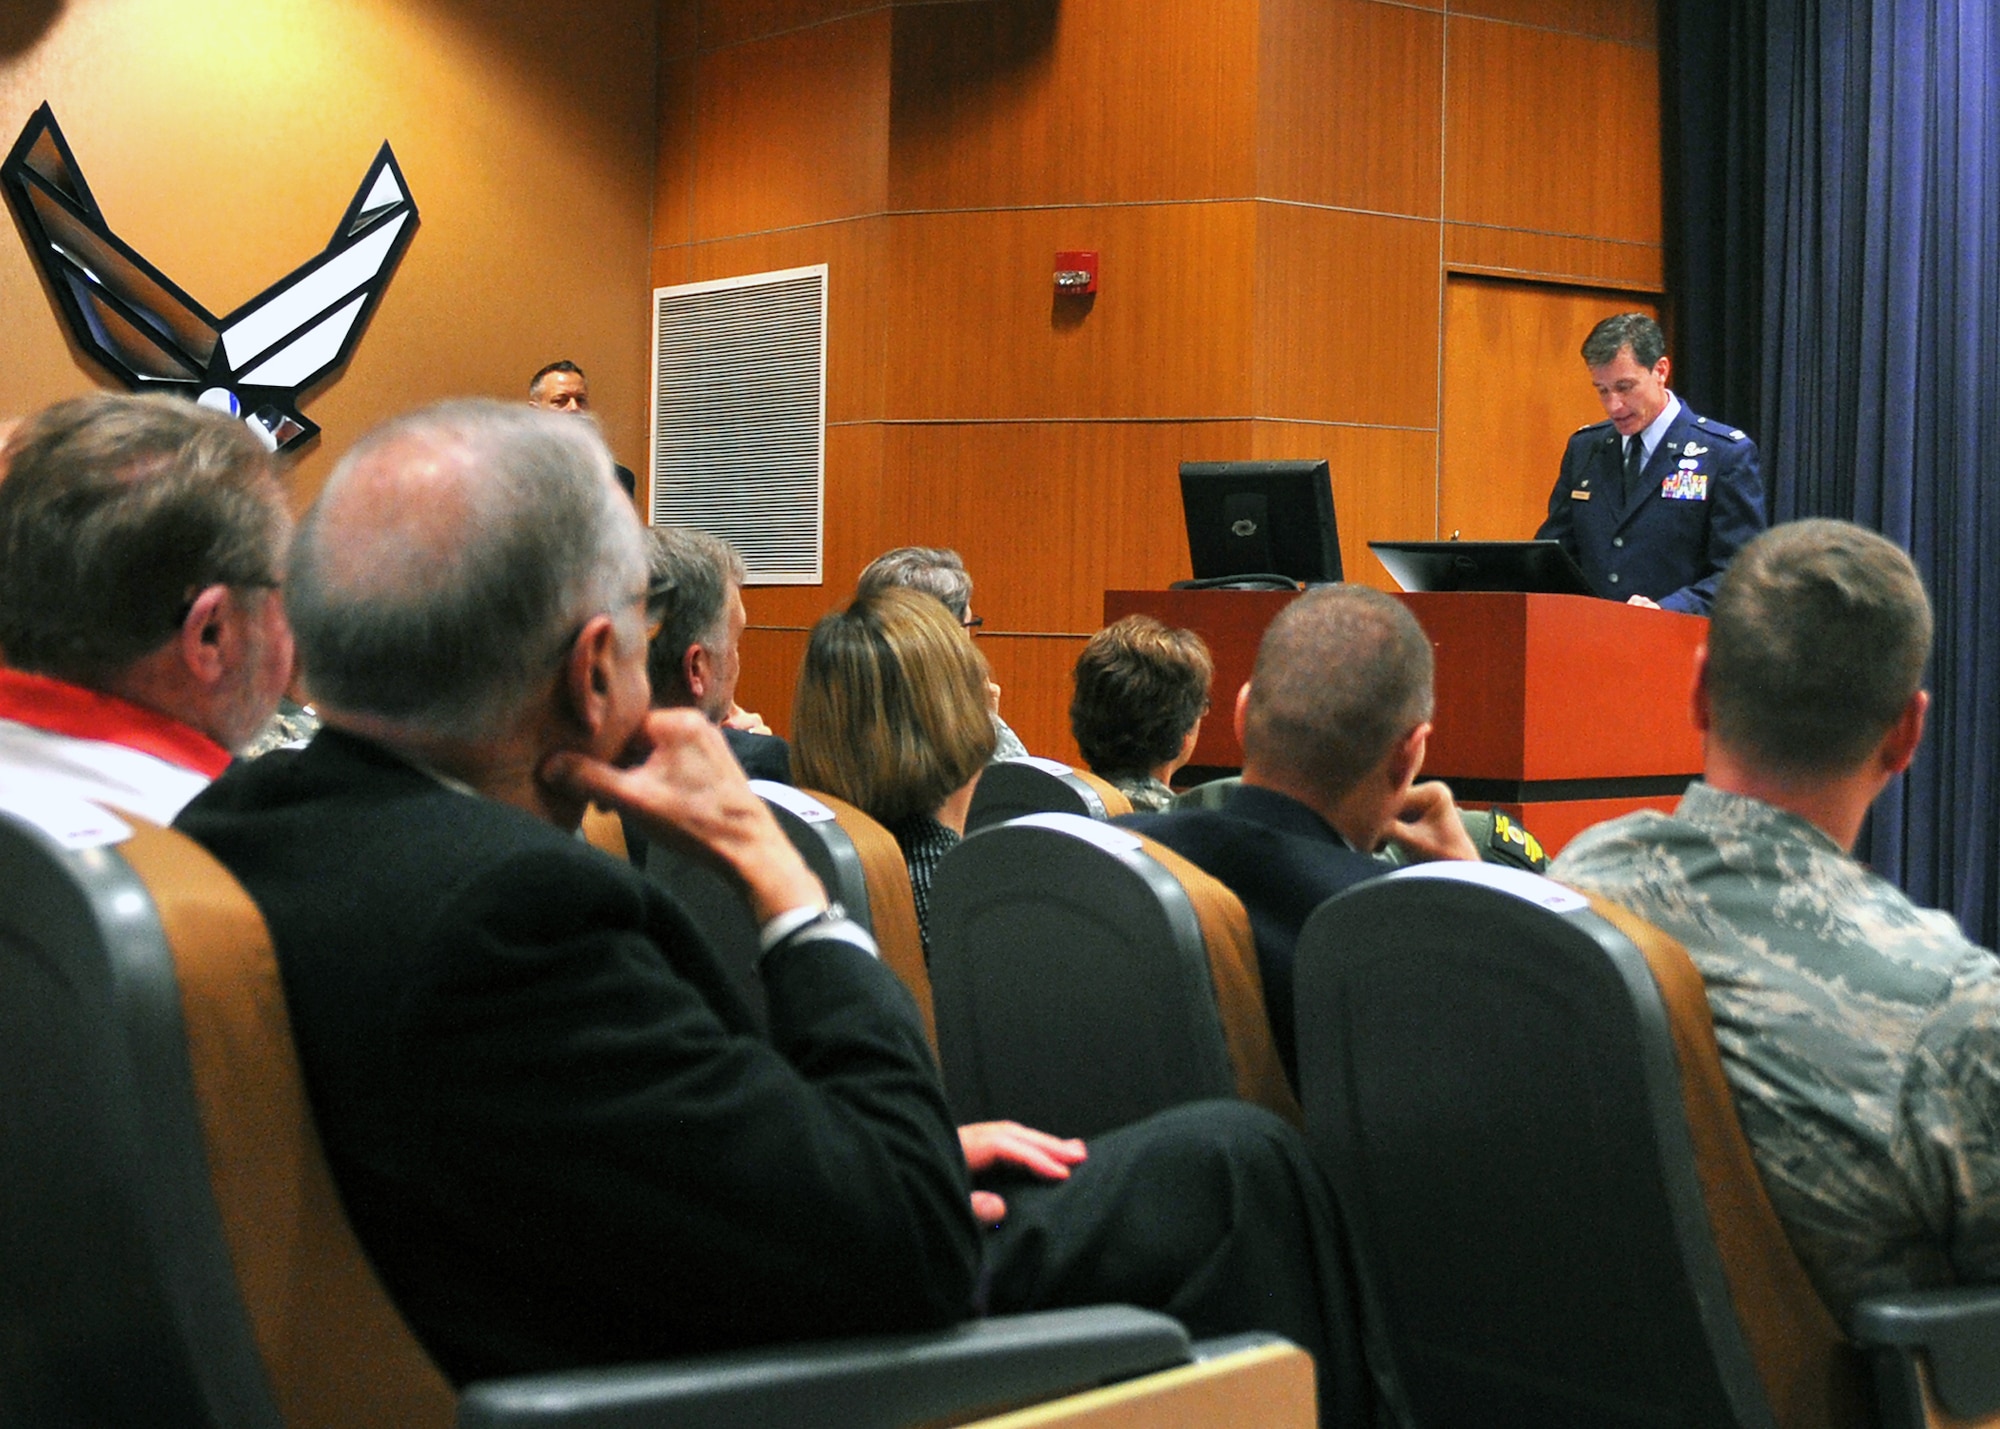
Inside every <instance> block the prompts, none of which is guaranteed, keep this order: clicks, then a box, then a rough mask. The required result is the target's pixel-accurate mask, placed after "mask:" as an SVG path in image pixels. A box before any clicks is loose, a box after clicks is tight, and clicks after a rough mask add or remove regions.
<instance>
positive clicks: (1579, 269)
mask: <svg viewBox="0 0 2000 1429" xmlns="http://www.w3.org/2000/svg"><path fill="white" fill-rule="evenodd" d="M1664 253H1665V250H1664V249H1663V248H1662V247H1661V246H1660V245H1659V244H1657V243H1624V242H1618V241H1614V240H1611V239H1604V238H1580V237H1577V236H1576V235H1574V234H1569V233H1531V232H1528V231H1526V230H1524V229H1519V228H1495V227H1492V226H1490V225H1486V224H1477V223H1448V224H1446V225H1445V230H1444V262H1445V267H1446V268H1447V269H1448V270H1449V271H1452V272H1458V273H1486V274H1491V275H1493V276H1495V277H1503V278H1540V279H1547V280H1550V281H1554V282H1562V283H1597V284H1605V285H1609V286H1612V287H1619V288H1627V289H1631V290H1632V291H1634V292H1638V293H1645V294H1649V295H1651V296H1653V297H1655V298H1657V297H1658V295H1659V294H1660V292H1661V290H1662V288H1663V287H1664V285H1665V282H1666V277H1665V272H1666V269H1665V263H1666V260H1665V257H1664Z"/></svg>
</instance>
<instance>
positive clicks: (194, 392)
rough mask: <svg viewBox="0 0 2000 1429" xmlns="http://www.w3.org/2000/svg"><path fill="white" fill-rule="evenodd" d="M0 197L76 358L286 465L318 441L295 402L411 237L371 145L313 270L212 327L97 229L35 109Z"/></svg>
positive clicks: (394, 181)
mask: <svg viewBox="0 0 2000 1429" xmlns="http://www.w3.org/2000/svg"><path fill="white" fill-rule="evenodd" d="M0 187H4V188H5V189H6V191H7V201H8V203H9V204H11V205H12V206H13V209H14V217H15V218H16V219H17V220H18V221H19V223H20V225H21V229H22V231H23V233H24V234H25V235H26V236H27V240H28V247H29V250H30V251H31V252H32V253H33V254H34V255H35V261H36V262H37V263H38V264H40V265H41V269H42V274H43V276H44V277H46V278H47V279H48V282H49V286H50V287H51V288H52V289H53V290H54V292H55V297H56V301H57V302H58V303H60V304H61V306H62V310H63V316H64V317H65V318H67V319H68V321H69V327H70V331H71V332H72V333H73V334H74V335H75V337H76V340H77V343H78V345H79V346H81V347H82V348H83V350H84V351H85V352H87V353H89V354H90V355H91V356H92V357H94V358H96V359H97V360H98V361H99V362H101V363H103V364H104V365H105V366H106V367H108V368H109V369H110V370H111V371H112V372H113V373H115V374H116V375H117V376H118V378H119V380H120V381H122V382H124V384H125V385H126V386H128V387H130V388H132V389H133V390H134V391H138V392H172V393H176V394H178V395H181V396H185V397H192V398H195V399H197V400H199V401H200V402H201V404H202V405H203V406H205V407H214V408H217V409H219V410H221V411H224V412H228V413H230V414H231V415H232V416H240V417H242V418H243V420H244V421H245V422H247V423H248V424H249V426H250V429H251V431H253V432H255V433H257V435H258V436H260V437H261V438H263V440H264V442H265V444H266V445H267V446H270V447H272V448H274V449H275V450H278V451H286V450H289V449H291V448H293V447H296V446H298V445H299V444H300V443H301V442H304V441H306V440H307V439H308V438H310V437H311V436H312V435H313V434H314V433H315V432H317V431H318V430H319V428H318V427H317V426H315V425H314V424H313V423H312V422H311V421H310V420H309V419H308V418H306V417H304V416H302V415H301V414H300V412H299V406H298V403H299V394H300V393H301V392H303V391H304V390H305V389H306V388H308V387H310V386H312V385H313V384H314V383H315V382H317V381H319V380H320V379H321V378H322V377H325V376H326V375H327V374H328V373H330V372H332V371H334V370H335V369H336V368H338V367H340V366H341V364H342V363H344V362H346V361H347V359H348V356H349V355H350V354H351V353H352V352H353V351H354V345H355V344H356V343H357V342H359V341H360V340H361V332H362V329H363V328H365V327H366V326H367V323H368V315H369V314H370V313H371V312H373V311H374V308H375V304H376V302H377V301H378V300H379V299H380V298H381V296H382V290H383V289H384V288H385V287H387V286H388V284H389V275H390V273H391V272H393V271H394V270H395V267H396V260H397V259H398V258H400V257H402V254H403V250H404V248H406V247H408V246H409V242H410V235H411V234H412V233H414V232H415V231H416V227H417V206H416V204H415V203H414V202H412V200H411V198H410V191H409V188H408V186H407V185H405V184H404V182H403V171H402V170H401V169H399V168H397V167H396V156H395V155H394V154H392V153H391V152H390V151H389V146H388V145H387V144H384V145H383V146H382V151H381V152H380V153H379V154H377V155H376V156H375V162H374V163H373V164H371V165H369V168H368V173H367V176H366V177H365V178H363V179H362V180H361V187H360V189H358V190H357V191H356V192H355V195H354V202H352V203H350V204H349V205H348V206H347V212H346V213H345V214H343V215H342V216H341V220H340V222H339V223H338V224H337V225H336V226H335V228H334V230H333V239H332V241H331V242H329V243H328V244H327V245H326V249H325V251H323V252H322V253H321V254H320V255H319V256H318V257H317V258H314V259H313V260H312V261H311V262H309V263H307V264H306V265H305V266H304V267H302V268H300V269H298V270H297V271H296V272H294V273H293V274H292V275H291V276H290V277H288V278H284V279H282V280H280V281H279V282H277V283H274V284H273V285H271V286H270V287H269V288H266V289H265V290H264V291H263V292H262V293H260V294H258V295H257V296H256V297H254V298H252V299H251V300H250V301H249V302H247V303H245V304H244V305H243V306H242V307H240V308H238V309H237V310H236V311H235V312H233V313H230V314H229V315H228V316H227V317H223V318H217V317H215V316H213V315H212V314H211V313H210V312H209V311H208V309H207V308H204V307H203V306H202V305H201V304H200V303H197V302H196V301H195V300H194V299H193V298H190V297H189V296H188V295H187V294H186V293H184V292H183V291H181V289H180V287H179V286H178V285H176V284H175V283H174V282H173V280H172V279H170V278H168V277H167V276H166V275H165V274H164V273H162V272H161V271H160V270H159V269H157V268H155V267H154V266H153V265H152V264H150V263H148V262H147V261H146V260H145V259H144V258H141V257H140V256H139V255H138V254H137V253H135V252H134V251H133V250H132V248H131V247H130V246H129V245H128V244H126V243H125V242H124V241H123V240H121V239H120V238H119V237H118V236H117V235H116V234H114V233H113V232H112V231H111V229H110V226H109V225H108V224H106V223H105V221H104V215H103V213H102V212H101V211H100V210H99V209H98V207H97V201H96V200H95V199H93V198H92V197H91V196H90V186H89V185H88V184H86V183H85V182H84V181H83V174H82V172H81V171H80V170H79V169H78V168H77V166H76V159H75V157H74V156H72V155H71V153H70V151H69V145H68V144H67V143H66V142H64V140H63V136H62V130H61V129H59V128H57V127H56V118H55V114H54V113H53V112H52V111H51V110H50V109H49V106H48V105H46V104H44V105H43V106H42V107H41V108H40V109H38V110H36V111H35V113H34V114H33V115H32V116H31V117H30V118H29V120H28V125H27V127H26V128H25V129H23V130H22V131H21V137H20V138H19V139H18V140H16V141H15V144H14V148H13V151H12V152H11V153H9V154H8V155H7V159H6V162H5V163H4V164H0Z"/></svg>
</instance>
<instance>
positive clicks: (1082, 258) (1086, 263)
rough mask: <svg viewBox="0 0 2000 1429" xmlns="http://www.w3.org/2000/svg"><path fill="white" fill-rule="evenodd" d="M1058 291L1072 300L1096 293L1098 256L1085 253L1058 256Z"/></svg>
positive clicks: (1059, 254)
mask: <svg viewBox="0 0 2000 1429" xmlns="http://www.w3.org/2000/svg"><path fill="white" fill-rule="evenodd" d="M1056 291H1057V292H1058V293H1061V294H1062V295H1063V296H1065V297H1070V298H1080V297H1082V296H1083V295H1084V294H1085V293H1094V292H1096V291H1097V255H1096V254H1095V253H1084V252H1070V253H1058V254H1056Z"/></svg>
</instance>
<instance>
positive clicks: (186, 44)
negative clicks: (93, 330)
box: [0, 0, 657, 502]
mask: <svg viewBox="0 0 2000 1429" xmlns="http://www.w3.org/2000/svg"><path fill="white" fill-rule="evenodd" d="M655 16H656V7H655V5H654V4H653V0H592V3H589V4H573V5H567V6H550V5H548V4H546V3H540V0H536V3H527V0H67V3H64V0H4V5H0V146H6V145H11V144H12V143H13V140H14V138H15V136H16V135H17V134H19V132H20V129H21V125H22V124H23V123H24V122H25V121H26V119H27V117H28V115H29V114H30V113H32V112H33V110H34V108H35V107H36V106H37V105H39V104H40V103H42V101H44V100H47V101H49V102H50V103H51V104H52V105H53V106H54V108H55V114H56V119H57V122H58V123H60V124H61V125H62V128H63V133H64V135H65V136H66V137H67V138H68V140H69V142H70V146H71V148H72V150H73V151H74V152H75V154H76V158H77V162H78V164H79V165H80V166H81V168H82V170H83V173H84V176H85V177H86V178H87V179H88V180H89V182H90V185H91V189H92V192H93V193H94V194H95V196H96V198H97V201H98V203H99V204H100V206H101V207H102V208H103V210H104V213H105V216H106V218H107V219H108V220H109V222H110V223H111V226H112V228H113V230H114V231H115V232H117V233H118V234H119V236H121V237H122V238H124V239H125V240H126V241H127V242H128V243H130V244H132V246H133V247H135V248H136V249H137V250H138V251H139V252H140V253H142V254H144V255H145V256H146V257H147V258H148V259H150V260H151V261H152V262H153V263H155V264H156V265H158V266H159V267H160V268H161V269H162V270H163V271H164V272H165V273H166V274H167V275H168V276H169V277H171V278H173V279H175V280H176V281H177V282H178V283H179V284H180V285H181V286H182V287H183V288H184V289H186V290H187V291H188V292H189V293H190V294H191V295H192V296H194V297H195V298H196V299H197V300H198V301H199V302H201V303H203V304H204V305H206V306H207V307H208V308H209V309H210V310H211V311H213V312H215V313H217V314H218V315H220V314H223V313H226V312H227V311H228V310H229V309H231V308H233V307H235V306H236V305H237V304H239V303H241V302H243V301H244V300H245V299H247V298H250V297H253V296H255V295H256V294H257V293H258V292H260V291H262V290H263V289H264V288H265V287H266V286H267V285H269V284H270V283H272V282H274V281H276V280H277V279H279V278H282V277H283V276H284V275H285V274H287V273H289V272H290V271H291V270H292V269H293V268H295V267H296V266H298V265H299V264H300V263H302V262H303V261H305V260H306V259H307V258H309V257H311V256H312V255H313V254H315V253H317V252H318V251H319V250H320V248H321V247H323V246H324V245H325V243H326V241H327V239H328V238H329V237H330V236H331V234H332V232H333V225H334V222H335V220H337V219H338V218H339V217H340V215H341V213H342V211H343V210H344V209H345V207H346V205H347V202H348V200H349V199H350V198H352V197H353V194H354V190H355V187H356V185H358V184H359V183H360V181H361V177H362V175H363V173H364V172H365V171H366V169H367V167H368V164H369V161H370V160H371V159H373V158H374V155H375V152H376V149H377V147H378V146H379V145H380V144H381V143H382V141H383V140H384V139H387V140H388V141H389V142H390V144H391V146H392V147H393V148H394V149H395V152H396V158H397V161H398V162H399V163H400V164H401V165H402V168H403V173H404V175H405V177H406V178H407V179H408V180H409V184H410V188H411V191H412V193H413V195H414V197H415V199H416V202H417V207H418V209H419V211H420V213H421V216H422V223H421V226H420V227H419V228H418V230H417V234H416V237H415V239H414V240H413V241H412V243H411V245H410V247H409V249H408V251H407V252H406V253H405V255H404V257H403V261H402V265H401V267H400V268H399V269H398V271H397V273H396V275H395V278H394V279H393V281H392V282H391V283H390V285H389V289H388V293H387V296H386V297H385V298H384V299H383V301H382V304H381V306H380V307H379V308H378V309H377V310H376V312H375V315H374V319H373V321H372V323H371V324H370V327H369V330H368V332H367V333H366V335H365V336H364V337H363V338H362V340H361V343H360V345H359V346H358V347H357V348H356V350H355V353H354V356H353V358H352V360H351V361H350V362H349V364H348V366H347V368H346V370H345V371H344V372H341V373H338V374H336V375H335V376H334V377H332V378H331V379H330V380H328V381H326V382H324V383H322V384H321V385H320V386H319V387H318V388H317V389H315V390H313V391H311V392H309V393H307V394H306V398H305V402H304V404H303V409H304V411H305V412H306V413H307V414H308V415H309V416H311V417H312V419H313V420H314V421H316V422H318V423H319V425H320V426H321V428H322V429H323V430H322V433H321V435H320V437H319V438H318V439H317V441H316V442H315V443H314V444H313V445H312V446H311V447H309V448H308V449H307V450H306V452H305V453H304V455H303V457H302V459H301V460H300V462H299V464H298V473H297V478H296V481H295V492H294V494H295V498H296V499H298V500H299V501H300V502H303V501H304V500H306V499H308V498H309V496H310V494H311V493H312V492H314V491H316V490H317V489H318V486H319V483H320V482H321V481H323V480H324V478H325V474H326V471H327V470H328V468H329V467H330V465H331V462H332V460H333V459H334V458H335V457H337V456H338V455H339V453H340V452H341V451H342V450H344V449H345V448H346V447H347V445H348V444H349V443H351V442H352V441H353V440H354V438H355V437H356V436H358V435H359V434H360V433H361V432H362V431H364V430H365V429H366V428H367V427H369V426H370V425H371V424H373V423H375V422H376V421H378V420H380V419H381V418H383V417H385V416H387V415H389V414H391V413H394V412H397V411H400V410H403V409H406V408H408V407H411V406H413V405H416V404H418V403H421V402H425V401H428V400H431V399H434V398H438V397H445V396H452V395H459V394H469V393H479V394H493V395H500V396H507V397H517V396H520V395H522V393H523V389H524V387H525V383H526V381H527V378H528V375H529V374H530V373H532V372H533V371H534V370H535V368H537V367H539V366H540V365H541V364H542V363H543V362H544V361H546V360H548V359H549V358H551V357H555V356H568V357H571V358H573V359H575V360H576V361H577V362H578V363H580V364H581V365H582V366H583V367H584V368H585V369H586V370H587V371H588V372H589V373H590V376H591V382H592V387H593V392H594V395H595V397H596V399H597V404H598V407H599V409H600V411H601V413H602V415H603V418H604V422H605V427H606V431H607V434H608V436H609V437H610V439H611V442H612V445H613V446H614V448H615V449H616V450H617V451H618V452H619V453H620V454H621V456H622V457H623V459H624V460H625V462H626V464H627V465H629V466H632V467H634V468H635V469H636V468H640V467H643V466H644V465H645V450H646V437H645V433H646V422H647V412H646V402H647V386H646V363H647V360H648V358H647V353H648V347H647V332H646V324H645V311H646V297H647V292H648V284H647V278H648V273H647V247H648V233H649V227H650V223H651V212H652V195H653V188H654V159H653V154H654V137H653V121H654V111H655V98H654V87H653V86H654V72H655V65H656V61H655V54H656V48H657V42H656V27H655ZM6 228H7V230H8V231H7V232H6V233H4V234H0V373H4V374H5V380H6V390H5V392H4V393H0V414H4V413H6V412H15V413H18V412H23V411H28V410H32V409H34V408H36V407H38V406H41V405H43V404H45V403H47V402H50V401H52V400H55V399H57V398H60V397H64V396H70V395H73V394H75V393H78V392H83V391H87V390H90V389H91V388H92V387H96V386H109V385H110V379H109V378H108V377H106V376H105V375H104V374H103V373H101V372H100V371H98V370H97V369H96V368H95V367H93V366H92V365H90V364H89V363H88V362H87V360H85V359H83V358H81V357H80V356H78V355H76V354H75V353H74V352H73V351H72V348H71V346H70V344H69V342H68V339H67V337H66V336H65V334H64V331H63V329H62V327H61V326H60V324H59V321H58V317H57V314H56V311H55V309H54V307H53V305H52V304H51V302H50V301H49V297H48V294H47V292H46V291H45V289H44V287H43V285H42V282H41V279H40V277H39V275H38V273H37V271H36V269H35V268H34V267H33V266H32V265H31V262H30V260H29V257H28V254H27V252H26V249H25V248H24V246H23V245H22V243H21V242H20V238H19V233H18V230H16V229H15V227H14V225H13V224H12V222H11V221H10V222H8V223H7V224H6Z"/></svg>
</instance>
